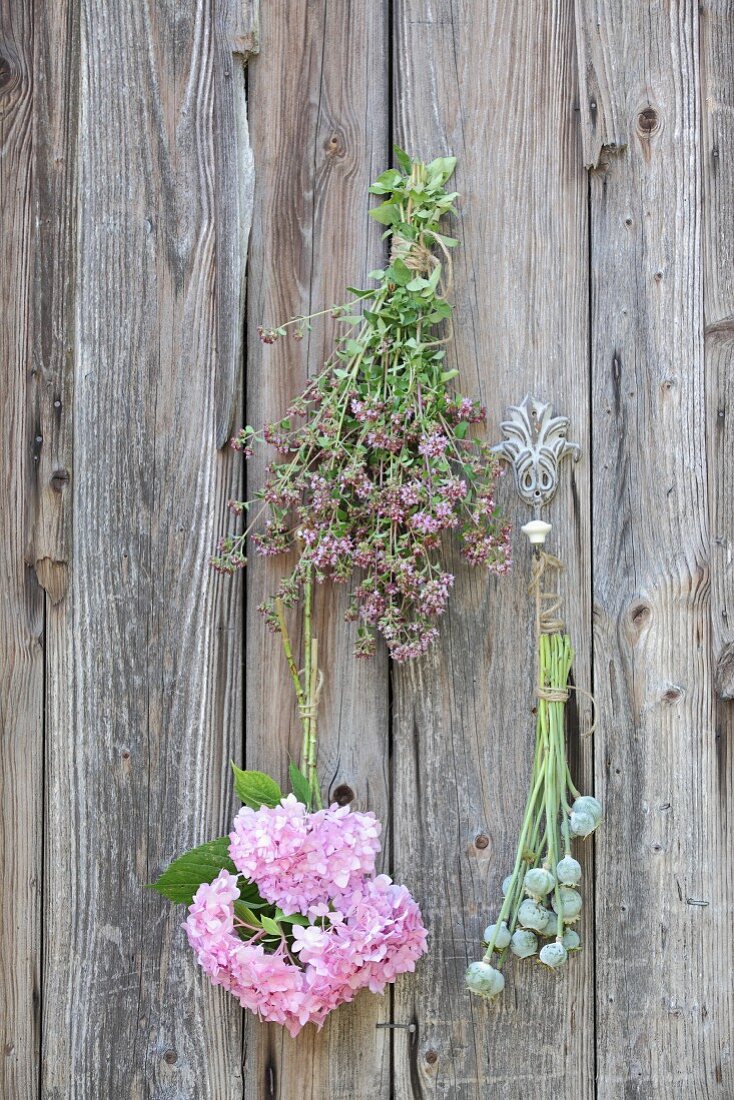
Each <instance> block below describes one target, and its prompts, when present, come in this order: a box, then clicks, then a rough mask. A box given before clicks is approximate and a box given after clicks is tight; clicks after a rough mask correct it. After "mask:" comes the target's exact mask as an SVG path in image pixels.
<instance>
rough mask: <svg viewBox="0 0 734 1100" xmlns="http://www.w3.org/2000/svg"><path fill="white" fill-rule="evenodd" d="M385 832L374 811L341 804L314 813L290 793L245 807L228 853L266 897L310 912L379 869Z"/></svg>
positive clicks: (293, 909)
mask: <svg viewBox="0 0 734 1100" xmlns="http://www.w3.org/2000/svg"><path fill="white" fill-rule="evenodd" d="M380 831H381V825H380V823H379V822H378V821H377V819H376V818H375V815H374V814H372V813H358V812H356V811H351V810H350V809H349V807H347V806H337V805H336V804H334V805H332V806H329V807H328V808H327V809H324V810H318V811H317V812H316V813H309V812H308V810H307V809H306V807H305V806H304V805H303V803H302V802H298V800H297V799H296V797H295V795H292V794H291V795H288V796H287V798H283V799H281V801H280V803H279V804H278V805H277V806H274V807H272V808H271V807H269V806H261V807H260V809H258V810H252V809H250V808H249V807H248V806H243V807H242V809H241V810H240V811H239V813H238V814H237V817H236V818H235V821H234V826H233V829H232V832H231V833H230V840H231V845H230V849H229V851H230V856H231V858H232V861H233V862H234V864H235V866H236V867H237V869H238V870H239V871H241V872H242V874H243V875H245V876H246V878H248V879H249V880H250V881H251V882H254V883H256V884H257V887H258V889H259V891H260V894H261V895H262V897H263V898H265V899H266V901H269V902H270V903H271V904H273V905H277V906H279V907H280V908H281V909H282V910H283V911H284V912H286V913H289V914H292V913H301V914H303V915H304V916H305V915H307V914H308V912H309V909H310V908H311V907H312V906H314V905H319V904H321V903H327V902H329V901H330V900H331V899H332V897H333V896H334V894H335V893H338V892H341V891H344V890H349V889H350V888H352V887H353V886H354V885H356V884H357V883H358V882H360V881H361V879H362V878H363V877H364V876H365V875H371V874H372V873H373V872H374V869H375V857H376V855H377V853H378V852H379V850H380V840H379V837H380Z"/></svg>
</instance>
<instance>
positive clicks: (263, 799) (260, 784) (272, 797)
mask: <svg viewBox="0 0 734 1100" xmlns="http://www.w3.org/2000/svg"><path fill="white" fill-rule="evenodd" d="M232 774H233V775H234V789H235V791H236V792H237V797H238V798H239V800H240V802H244V804H245V806H249V807H250V808H251V809H253V810H259V809H260V807H261V806H277V805H278V803H279V802H280V800H281V798H282V797H283V792H282V791H281V789H280V787H279V786H278V784H277V783H276V782H275V780H274V779H271V778H270V776H269V775H265V773H264V772H254V771H247V772H246V771H243V770H242V768H238V767H237V765H236V764H235V763H233V764H232Z"/></svg>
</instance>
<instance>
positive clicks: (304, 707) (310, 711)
mask: <svg viewBox="0 0 734 1100" xmlns="http://www.w3.org/2000/svg"><path fill="white" fill-rule="evenodd" d="M323 686H324V674H323V672H322V671H321V669H319V676H318V680H317V682H316V690H315V691H313V692H310V693H309V694H307V695H304V696H303V698H302V699H301V701H300V702H299V704H298V713H299V714H300V716H301V718H302V719H305V721H307V722H311V721H313V720H314V719H315V718H316V715H317V713H318V709H319V696H320V695H321V688H322V687H323Z"/></svg>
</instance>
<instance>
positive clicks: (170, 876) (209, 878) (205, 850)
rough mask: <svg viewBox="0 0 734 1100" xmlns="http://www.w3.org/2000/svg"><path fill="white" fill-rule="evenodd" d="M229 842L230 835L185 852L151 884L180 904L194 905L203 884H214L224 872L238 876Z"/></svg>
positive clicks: (153, 887) (160, 892) (154, 888)
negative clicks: (220, 873)
mask: <svg viewBox="0 0 734 1100" xmlns="http://www.w3.org/2000/svg"><path fill="white" fill-rule="evenodd" d="M229 843H230V841H229V837H228V836H220V837H219V838H218V839H217V840H210V841H209V843H208V844H200V845H199V847H198V848H192V849H191V850H190V851H188V852H184V854H183V855H182V856H179V857H178V859H174V861H173V863H171V864H169V866H168V867H167V868H166V870H165V871H164V872H163V874H162V875H161V876H160V878H159V879H158V880H157V881H156V882H151V883H150V884H149V885H150V887H151V889H153V890H157V891H158V893H159V894H162V895H163V897H164V898H168V900H169V901H172V902H175V903H176V904H178V905H191V902H192V900H193V897H194V894H195V893H196V891H197V890H198V889H199V887H200V886H201V884H202V882H213V881H214V879H215V878H216V877H217V875H218V874H219V872H220V871H222V870H224V871H229V872H230V873H231V874H233V875H236V874H237V868H236V867H235V865H234V863H233V862H232V860H231V859H230V858H229Z"/></svg>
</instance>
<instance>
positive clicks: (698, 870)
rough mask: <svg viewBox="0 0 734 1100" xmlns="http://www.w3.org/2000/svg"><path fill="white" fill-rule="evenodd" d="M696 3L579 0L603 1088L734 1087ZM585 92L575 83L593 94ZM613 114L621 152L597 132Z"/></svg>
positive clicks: (689, 1093)
mask: <svg viewBox="0 0 734 1100" xmlns="http://www.w3.org/2000/svg"><path fill="white" fill-rule="evenodd" d="M698 15H699V13H698V6H697V5H692V4H687V3H680V4H678V3H671V4H654V5H645V6H644V7H643V6H642V5H638V4H632V3H630V4H628V3H622V4H619V3H610V4H594V5H585V4H581V5H579V35H580V40H581V41H582V43H584V45H583V46H582V51H583V50H584V49H585V51H586V56H587V58H588V57H591V56H593V58H594V61H593V71H594V73H597V74H598V72H599V71H600V70H601V71H604V72H606V73H612V74H614V75H613V79H612V81H611V82H610V90H609V94H610V96H611V97H612V99H613V102H614V103H615V104H616V108H615V110H616V114H617V118H618V119H619V125H620V126H621V127H623V132H622V133H621V136H620V133H619V132H617V130H615V131H613V133H612V132H610V131H605V132H604V133H602V134H601V136H600V141H601V145H602V151H601V154H600V156H599V157H598V158H597V169H596V170H595V171H594V172H592V174H591V277H592V368H593V374H592V392H593V417H592V423H593V454H594V463H593V501H594V514H593V527H594V602H595V638H594V654H595V670H596V690H597V699H598V702H599V707H600V712H601V714H602V715H603V716H604V720H603V722H602V724H601V727H600V731H599V734H598V735H597V750H598V752H597V761H598V769H597V785H598V788H599V789H600V791H601V795H602V798H603V801H604V803H605V805H606V808H607V819H606V827H605V829H604V830H603V831H601V832H600V834H599V840H598V842H597V851H598V861H597V883H596V885H597V1052H598V1061H597V1066H598V1080H599V1086H598V1094H599V1097H600V1098H602V1100H606V1098H612V1097H615V1098H616V1097H620V1096H624V1097H628V1098H634V1097H639V1098H640V1100H642V1098H645V1100H647V1098H648V1097H650V1096H655V1097H656V1098H660V1100H668V1098H670V1100H672V1098H676V1100H682V1098H684V1097H685V1098H686V1100H689V1098H690V1100H693V1098H699V1097H700V1098H703V1097H707V1098H710V1097H714V1096H717V1097H718V1096H721V1097H729V1096H731V1095H732V1094H733V1093H734V1076H733V1075H734V1068H733V1067H732V1061H731V1034H732V1014H733V1013H732V1008H733V1006H732V989H731V972H732V968H731V874H730V847H729V848H727V836H728V833H727V828H728V822H729V821H731V814H732V805H731V800H732V792H731V784H730V782H729V781H728V779H727V776H726V774H725V770H726V768H727V767H728V765H727V763H726V758H725V753H724V750H723V749H722V748H721V747H720V746H719V745H718V744H717V732H716V725H715V720H714V711H713V702H712V693H713V671H714V670H713V667H712V653H711V646H710V611H711V588H710V572H709V570H710V553H711V551H710V537H709V515H708V500H707V476H708V472H709V468H708V463H707V453H706V385H707V379H706V374H705V370H704V354H703V336H704V334H703V286H702V278H701V274H702V263H701V260H702V247H701V246H702V225H701V206H702V190H703V185H704V179H705V178H706V176H708V178H709V179H710V176H711V173H710V171H709V172H708V173H706V176H704V174H703V173H702V163H703V162H702V150H701V133H702V128H701V115H700V110H701V100H700V97H699V94H698V89H699V85H700V70H699V45H700V40H699V20H698ZM600 28H601V29H600ZM594 42H596V46H594V45H593V43H594ZM710 62H713V57H712V56H711V55H710ZM728 63H729V64H730V59H729V62H728ZM584 72H585V73H588V70H584ZM591 86H592V87H593V79H592V80H591ZM590 98H591V96H590V93H589V90H588V88H583V87H582V93H581V105H582V111H583V112H587V111H588V109H589V102H590ZM587 127H588V123H587ZM610 136H614V138H615V143H616V146H617V149H616V151H614V152H611V151H609V150H607V149H605V148H603V147H604V146H607V145H608V144H609V138H610ZM709 156H710V151H709V152H708V153H707V154H706V160H708V158H709ZM590 159H593V158H590ZM714 300H715V299H714Z"/></svg>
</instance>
